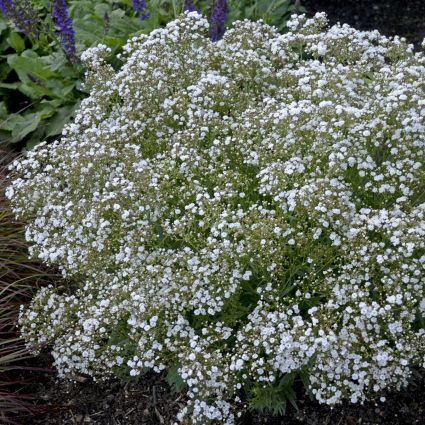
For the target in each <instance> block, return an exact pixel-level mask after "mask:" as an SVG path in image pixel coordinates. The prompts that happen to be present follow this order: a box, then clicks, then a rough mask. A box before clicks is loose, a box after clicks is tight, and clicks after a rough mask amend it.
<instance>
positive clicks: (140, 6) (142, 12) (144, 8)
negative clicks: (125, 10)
mask: <svg viewBox="0 0 425 425" xmlns="http://www.w3.org/2000/svg"><path fill="white" fill-rule="evenodd" d="M133 5H134V10H135V11H136V12H137V13H138V14H139V16H140V19H141V20H142V21H144V20H146V19H148V18H149V17H150V16H151V14H150V13H149V12H148V5H147V4H146V0H133Z"/></svg>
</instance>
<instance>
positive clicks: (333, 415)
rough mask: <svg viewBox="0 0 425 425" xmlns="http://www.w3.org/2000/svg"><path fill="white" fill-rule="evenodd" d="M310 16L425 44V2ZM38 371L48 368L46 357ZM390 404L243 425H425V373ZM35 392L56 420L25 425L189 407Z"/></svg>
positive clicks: (164, 391)
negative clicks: (326, 15)
mask: <svg viewBox="0 0 425 425" xmlns="http://www.w3.org/2000/svg"><path fill="white" fill-rule="evenodd" d="M301 5H302V6H304V7H305V8H306V9H307V11H308V12H307V13H308V15H311V14H313V13H314V12H316V11H325V12H327V13H328V18H329V20H330V23H331V24H334V23H336V22H346V23H348V24H350V25H352V26H354V27H356V28H358V29H362V30H372V29H378V30H379V31H380V32H381V33H383V34H385V35H389V36H391V35H396V34H398V35H400V36H404V37H406V39H407V40H408V41H409V42H411V43H414V44H415V45H416V46H419V45H420V43H421V41H422V39H423V38H424V37H425V0H405V1H403V0H394V1H390V0H382V1H372V0H369V1H366V0H304V1H301ZM36 361H37V362H38V364H37V365H38V366H39V365H40V364H41V365H42V366H43V365H44V366H45V365H48V363H49V359H48V357H46V356H44V357H42V358H38V359H36ZM418 375H419V376H418V377H417V378H416V379H415V380H414V381H413V382H412V383H411V384H410V385H409V387H408V388H406V389H405V390H404V391H401V392H398V393H390V394H386V397H387V401H386V402H385V403H381V402H373V401H372V402H367V403H365V404H363V405H352V404H348V403H347V404H344V405H341V406H337V407H334V408H330V407H327V406H323V405H319V404H318V403H316V402H314V401H312V400H310V399H309V398H308V397H307V396H305V395H303V394H302V392H299V400H298V401H297V405H298V410H296V409H295V408H294V407H293V406H289V407H288V409H287V412H286V414H285V415H284V416H280V417H273V416H271V415H268V414H265V413H262V414H260V413H256V412H247V413H246V414H244V416H243V417H242V418H241V419H239V420H238V422H237V425H245V424H246V425H251V424H252V425H260V424H270V425H277V424H285V425H295V424H297V425H299V424H303V425H356V424H362V425H425V374H424V373H423V372H422V373H421V374H418ZM34 380H35V382H34V383H33V385H32V391H33V392H35V393H36V394H37V395H38V397H39V398H40V402H39V404H40V405H41V406H43V407H47V408H48V410H49V412H48V413H47V414H43V415H40V416H38V417H35V418H33V419H32V420H29V419H26V420H25V422H24V425H80V424H82V425H84V424H91V425H163V424H172V423H173V422H174V420H175V417H176V413H177V412H178V410H179V409H180V408H181V407H182V406H184V404H185V397H186V396H185V394H184V393H182V394H173V393H172V392H171V390H170V388H169V387H168V385H167V384H166V382H165V381H164V379H162V377H161V376H158V375H155V374H148V375H146V376H144V377H142V378H139V379H138V380H131V381H127V382H123V381H117V380H112V381H109V382H106V383H96V382H93V381H92V380H91V379H89V378H85V377H79V378H78V381H75V382H71V381H64V380H59V379H57V378H56V376H55V375H54V374H45V375H43V376H40V375H39V374H38V375H35V376H34Z"/></svg>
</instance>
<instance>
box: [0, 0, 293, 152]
mask: <svg viewBox="0 0 425 425" xmlns="http://www.w3.org/2000/svg"><path fill="white" fill-rule="evenodd" d="M32 3H33V7H34V8H35V10H37V12H38V13H39V21H38V23H37V25H38V27H39V28H38V31H39V32H40V33H41V36H40V38H39V39H38V40H33V39H30V38H29V37H27V36H25V35H24V34H23V33H22V32H20V31H19V29H18V28H17V27H16V26H15V25H13V23H11V22H9V21H8V20H7V18H6V17H5V16H4V15H3V14H2V13H0V98H1V99H2V101H1V102H0V144H3V145H4V144H6V145H15V148H17V149H20V148H22V147H26V148H27V149H30V148H32V147H33V146H35V145H37V144H38V143H40V142H41V141H43V140H47V141H51V140H54V139H56V138H57V137H58V136H59V135H60V133H61V131H62V128H63V126H64V125H65V124H66V123H68V122H69V121H70V120H71V119H72V118H73V116H74V113H75V110H76V109H77V108H78V107H79V104H80V102H81V100H82V99H83V98H85V97H86V96H87V93H86V92H85V90H84V88H83V80H84V69H83V67H82V65H81V64H79V63H77V64H75V65H73V64H71V63H69V62H68V61H67V59H66V57H65V54H64V53H63V51H62V47H61V45H60V42H59V39H58V36H57V34H56V33H55V27H54V24H53V21H52V18H51V2H50V1H49V0H38V1H33V2H32ZM148 3H149V12H150V13H151V17H150V18H149V19H148V20H145V21H142V20H141V19H139V17H138V16H136V14H135V12H134V8H133V4H132V1H131V0H118V1H117V0H102V1H94V0H70V1H69V2H68V4H69V10H70V14H71V17H72V19H73V23H74V29H75V39H76V46H77V53H78V54H81V52H82V51H84V50H85V49H86V48H88V47H90V46H94V45H96V44H99V43H102V44H105V45H106V46H108V47H110V48H111V49H112V53H113V55H111V56H112V57H114V58H115V59H113V60H114V63H113V65H114V66H116V67H118V66H120V62H119V61H118V60H117V59H116V54H117V53H118V52H119V50H120V49H121V47H122V46H123V45H124V43H125V42H126V41H127V39H128V38H129V37H131V36H134V35H137V34H140V33H149V32H150V31H152V30H153V29H155V28H159V27H162V26H164V25H165V24H166V23H167V22H169V21H170V20H172V19H174V18H176V17H177V16H178V15H179V14H180V13H182V12H183V10H184V1H182V0H152V1H149V2H148ZM212 4H213V3H212V2H211V1H209V0H208V1H207V0H204V1H198V2H197V6H198V7H199V9H201V10H202V11H203V12H204V13H206V14H207V15H210V14H211V11H212ZM230 7H231V13H230V15H229V19H228V23H230V22H232V21H234V20H237V19H244V18H250V19H253V20H256V19H260V18H263V19H264V20H265V21H266V22H268V23H270V24H272V25H276V26H277V27H278V28H279V29H283V27H284V24H285V23H286V20H287V18H288V16H289V14H290V12H292V11H293V10H294V5H293V2H292V0H273V1H268V0H258V1H254V0H244V1H241V2H237V1H231V2H230ZM34 25H36V23H35V24H34Z"/></svg>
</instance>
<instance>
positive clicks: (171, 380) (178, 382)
mask: <svg viewBox="0 0 425 425" xmlns="http://www.w3.org/2000/svg"><path fill="white" fill-rule="evenodd" d="M180 367H181V364H180V363H176V364H174V365H173V366H171V367H170V368H169V369H168V372H167V375H166V377H165V380H166V381H167V383H168V385H169V386H170V388H171V390H172V391H173V392H175V393H179V392H180V391H182V390H183V389H184V388H186V387H187V384H186V382H184V381H183V379H182V377H181V376H180V374H179V368H180Z"/></svg>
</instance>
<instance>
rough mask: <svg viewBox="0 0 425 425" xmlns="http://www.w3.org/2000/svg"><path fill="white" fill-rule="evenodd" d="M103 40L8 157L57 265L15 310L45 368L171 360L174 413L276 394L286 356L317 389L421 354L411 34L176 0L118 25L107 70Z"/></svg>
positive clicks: (423, 62)
mask: <svg viewBox="0 0 425 425" xmlns="http://www.w3.org/2000/svg"><path fill="white" fill-rule="evenodd" d="M108 53H109V49H108V48H107V47H106V46H103V45H99V46H98V47H96V48H92V49H89V50H87V51H86V52H85V53H84V54H83V60H84V61H85V63H86V65H87V67H88V68H89V69H90V71H89V72H88V74H87V85H88V86H89V87H90V90H91V93H90V96H89V97H88V98H87V99H85V100H83V101H82V103H81V108H80V110H79V113H78V114H77V116H76V119H75V122H74V123H72V124H69V125H67V126H66V127H65V129H64V131H63V137H62V139H61V140H60V141H58V142H56V143H53V144H52V145H49V146H48V145H44V146H40V147H38V148H37V149H35V150H34V151H32V152H29V153H28V154H27V157H26V158H25V159H22V160H20V161H17V162H15V163H14V165H13V172H14V180H13V182H12V184H11V186H10V187H9V189H8V197H9V198H10V199H11V201H12V203H13V207H14V212H15V213H16V215H17V216H18V218H19V219H22V220H25V221H26V222H27V229H26V238H27V240H28V241H29V242H30V243H31V245H32V246H31V249H30V254H31V256H32V257H34V258H39V259H41V260H43V261H44V262H45V263H46V264H48V265H56V266H58V267H60V269H61V270H62V273H63V275H64V276H66V277H68V278H70V279H72V281H73V282H75V283H74V285H71V286H70V287H69V288H68V290H65V289H64V288H63V286H62V287H61V288H60V289H57V288H55V287H53V286H49V287H45V288H43V289H41V290H40V291H39V293H38V295H37V296H36V297H35V298H34V300H33V302H32V304H31V306H30V307H29V308H26V309H23V310H22V312H21V316H20V324H21V329H22V333H23V335H24V336H25V338H26V341H27V344H28V346H29V347H30V348H31V349H32V350H33V351H37V350H38V349H39V347H42V346H45V345H46V344H47V345H49V346H51V347H52V354H53V356H54V358H55V364H56V367H57V368H58V370H59V373H60V375H62V376H72V375H73V374H75V373H86V374H89V375H92V376H94V377H95V378H97V379H103V378H106V377H108V376H111V375H119V376H122V375H130V376H138V375H140V374H143V373H144V372H145V371H147V370H150V369H152V370H154V371H156V372H161V371H164V370H166V369H169V370H172V371H173V372H172V374H173V375H172V376H174V381H175V382H176V381H177V380H178V379H181V382H179V383H178V384H179V385H178V386H179V387H180V388H181V387H182V384H185V385H186V387H187V391H188V396H189V402H188V405H187V406H186V407H185V408H183V409H182V411H181V412H180V414H179V416H178V419H179V420H184V418H185V417H189V418H190V420H191V421H192V422H193V423H195V424H205V423H208V422H209V421H211V422H215V423H226V424H231V423H233V421H234V413H235V411H236V412H238V413H240V411H241V410H240V409H242V408H243V407H244V406H245V404H244V403H245V402H246V401H248V403H250V405H251V406H252V407H258V408H262V407H264V404H267V403H269V404H270V397H271V396H272V397H273V400H275V402H273V403H275V404H274V405H272V406H269V408H271V409H272V410H275V411H280V410H281V407H282V405H283V404H282V403H283V402H282V400H281V398H282V397H284V395H285V394H292V393H291V391H292V390H291V386H292V383H293V382H294V380H295V379H296V377H301V378H302V379H303V381H304V382H305V383H306V386H307V389H308V390H309V391H311V393H312V394H313V395H314V396H315V398H316V399H317V400H318V401H319V402H321V403H327V404H330V405H332V404H335V403H338V402H340V401H341V400H343V399H349V400H351V402H353V403H356V402H361V401H363V400H364V399H366V398H367V397H379V396H380V395H381V394H382V391H383V390H386V389H400V388H401V387H402V386H404V385H406V383H407V382H408V380H409V378H410V377H411V370H412V368H413V367H423V366H425V330H424V320H423V317H424V313H425V285H424V279H425V270H424V266H425V238H424V235H425V193H424V187H425V161H424V158H425V156H424V148H425V125H424V117H425V100H424V94H425V93H424V91H425V57H424V55H423V53H414V52H413V47H412V46H410V45H406V44H405V43H404V42H403V41H401V40H400V39H398V38H394V39H389V38H386V37H383V36H381V35H380V34H379V33H378V32H377V31H372V32H360V31H357V30H355V29H353V28H350V27H349V26H347V25H343V26H340V25H336V26H333V27H332V28H329V29H328V28H327V21H326V17H325V15H324V14H317V15H316V16H315V17H314V18H313V19H306V18H305V16H303V15H301V16H293V17H292V18H291V20H290V21H289V23H288V32H287V33H286V34H284V35H281V34H279V33H278V32H277V30H276V29H275V28H273V27H270V26H267V25H266V24H264V23H262V22H250V21H240V22H236V23H234V24H233V26H232V27H231V29H229V30H228V31H227V32H226V33H225V34H224V37H223V39H222V40H220V41H218V42H216V43H214V42H212V41H211V40H210V37H209V27H208V22H207V20H206V19H204V18H203V17H202V16H201V15H199V14H198V13H196V12H192V13H188V12H186V13H185V14H184V15H182V16H181V17H180V18H178V19H177V20H175V21H173V22H171V23H169V24H168V25H167V27H166V28H163V29H158V30H154V31H153V32H152V33H150V34H149V35H141V36H138V37H135V38H132V39H131V40H129V42H128V43H127V45H126V46H125V47H124V54H123V55H122V57H121V60H122V61H123V63H124V64H123V66H122V68H121V69H119V70H118V71H114V69H113V68H112V67H111V66H109V65H108V64H107V61H106V57H107V55H108ZM171 380H173V379H171ZM242 394H244V398H243V399H241V397H242ZM268 395H271V396H268ZM273 403H272V404H273ZM238 406H239V407H238ZM238 409H239V410H238Z"/></svg>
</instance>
